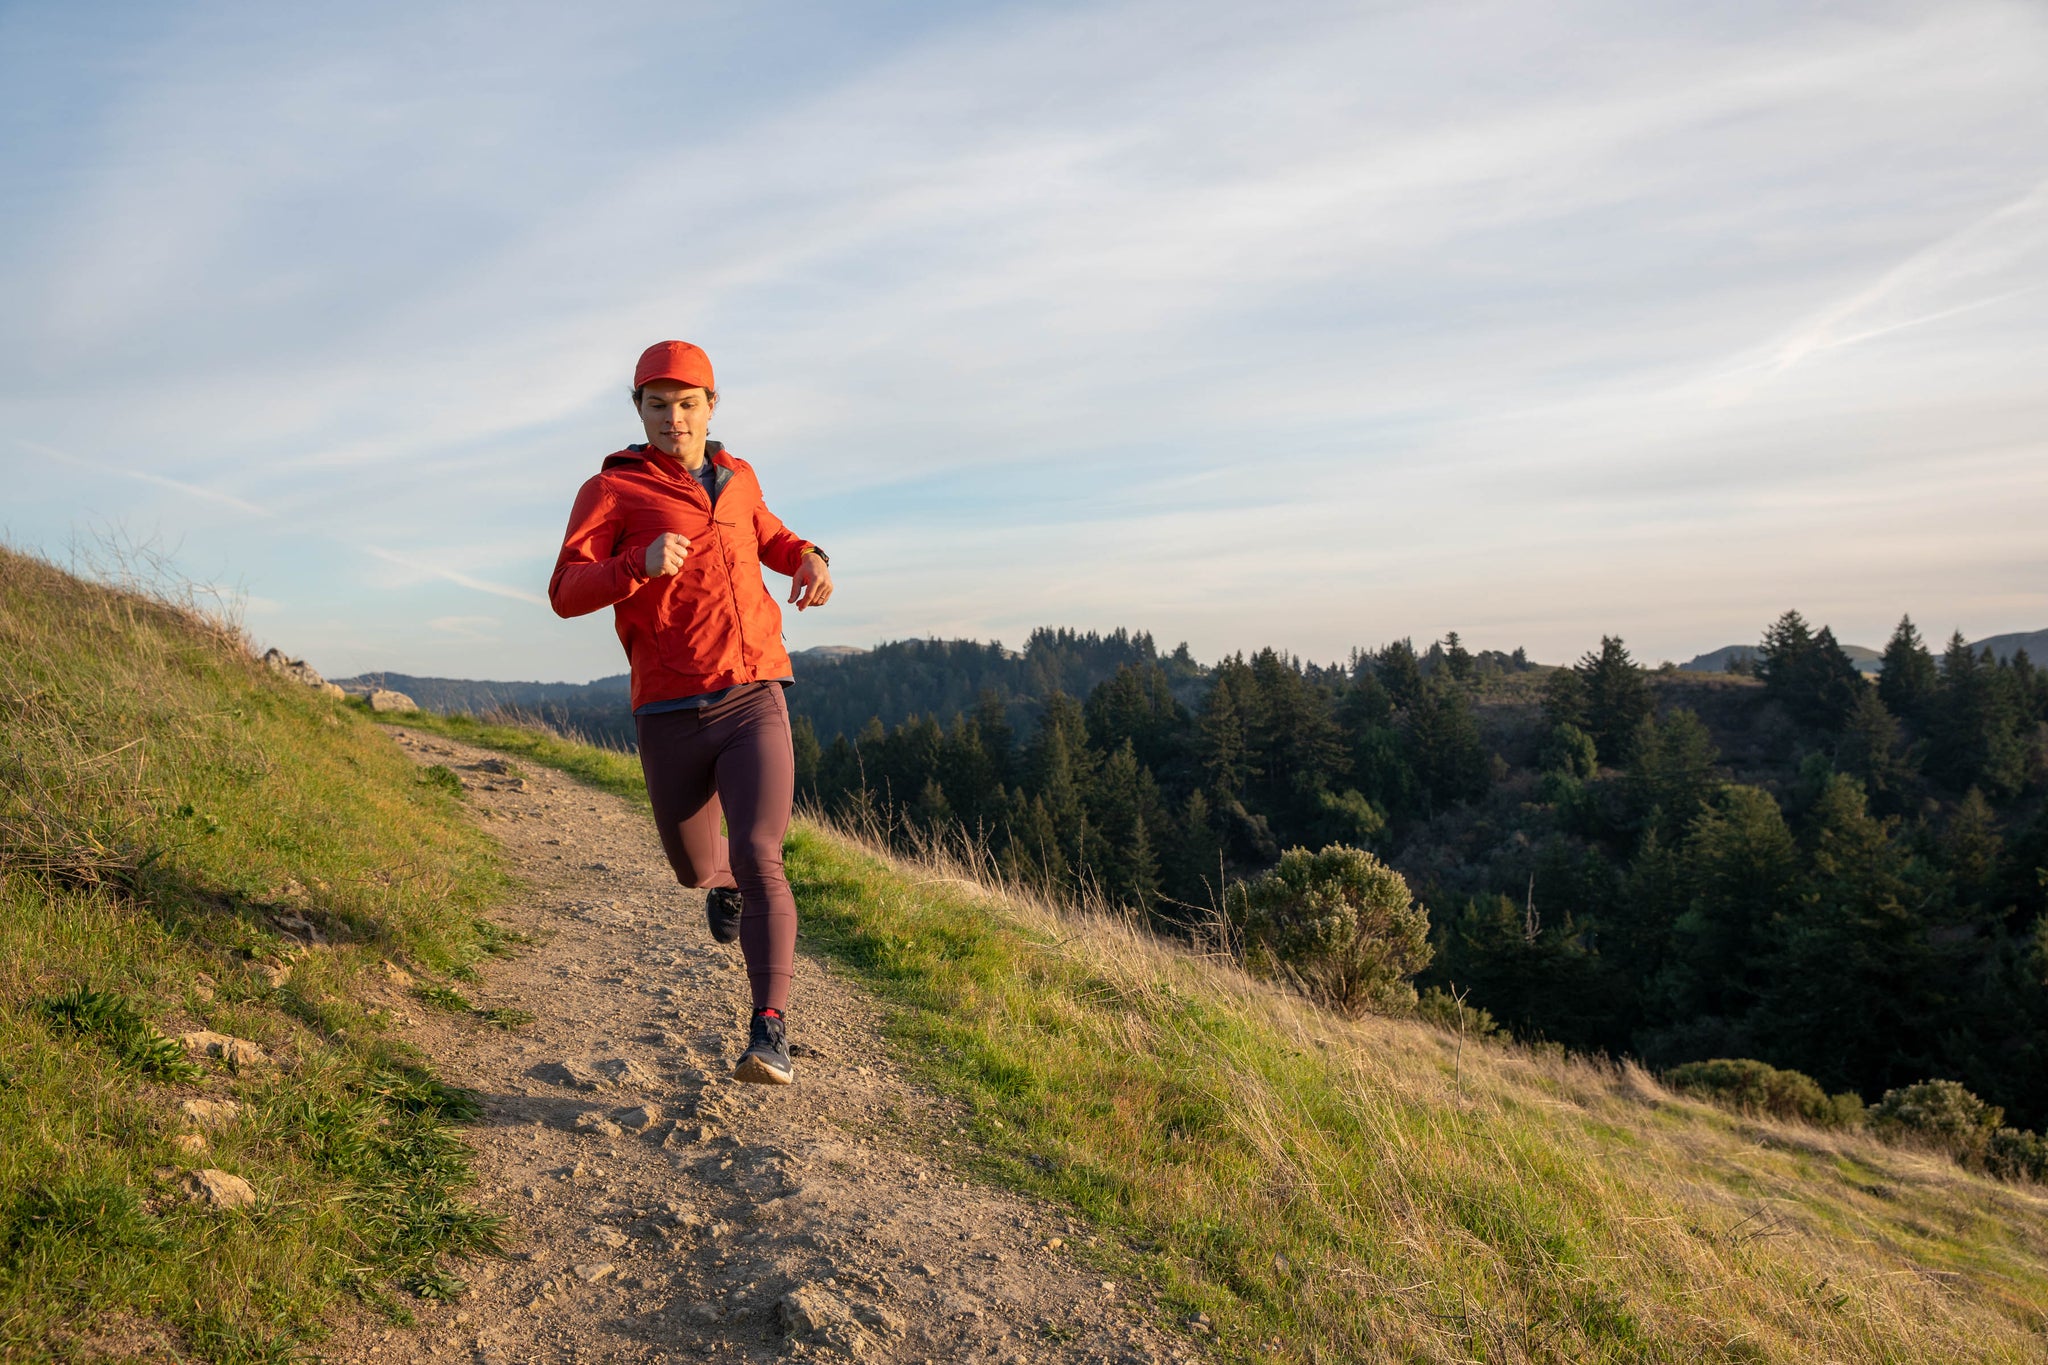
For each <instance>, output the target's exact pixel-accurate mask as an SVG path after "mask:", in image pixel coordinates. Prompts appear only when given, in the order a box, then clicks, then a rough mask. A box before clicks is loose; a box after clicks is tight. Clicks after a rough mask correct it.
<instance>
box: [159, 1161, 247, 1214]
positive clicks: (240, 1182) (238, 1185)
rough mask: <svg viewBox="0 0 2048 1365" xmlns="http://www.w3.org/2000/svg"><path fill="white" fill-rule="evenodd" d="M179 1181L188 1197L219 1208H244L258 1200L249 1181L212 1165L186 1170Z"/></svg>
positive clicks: (196, 1201)
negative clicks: (197, 1169) (199, 1169)
mask: <svg viewBox="0 0 2048 1365" xmlns="http://www.w3.org/2000/svg"><path fill="white" fill-rule="evenodd" d="M178 1183H179V1185H180V1186H181V1187H183V1189H184V1191H185V1195H186V1197H187V1198H189V1199H191V1200H193V1201H194V1202H195V1203H200V1204H207V1205H210V1206H212V1207H213V1208H217V1209H243V1208H248V1207H249V1206H250V1205H251V1204H254V1203H255V1202H256V1191H255V1189H254V1188H253V1187H252V1186H251V1185H250V1184H249V1182H248V1181H246V1180H244V1179H242V1177H240V1176H238V1175H229V1174H228V1173H227V1172H226V1171H219V1170H215V1169H213V1168H212V1167H210V1166H209V1167H208V1168H206V1169H205V1170H203V1171H187V1172H185V1174H184V1175H183V1176H181V1177H180V1178H179V1181H178Z"/></svg>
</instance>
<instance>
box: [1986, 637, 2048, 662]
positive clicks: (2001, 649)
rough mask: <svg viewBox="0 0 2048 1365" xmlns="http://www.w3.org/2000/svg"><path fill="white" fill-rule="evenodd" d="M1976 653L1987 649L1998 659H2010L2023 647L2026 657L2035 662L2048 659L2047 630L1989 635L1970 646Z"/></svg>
mask: <svg viewBox="0 0 2048 1365" xmlns="http://www.w3.org/2000/svg"><path fill="white" fill-rule="evenodd" d="M1970 648H1972V649H1974V650H1976V651H1977V652H1978V653H1980V654H1981V653H1983V652H1984V651H1985V650H1986V649H1989V650H1990V651H1991V652H1992V653H1993V654H1994V655H1996V656H1997V657H1998V658H1999V659H2001V660H2004V659H2010V658H2011V657H2012V656H2013V655H2014V654H2015V653H2017V652H2018V651H2020V650H2022V649H2024V650H2025V651H2027V657H2028V658H2029V659H2032V660H2033V661H2034V662H2035V663H2042V662H2044V661H2048V630H2029V631H2015V632H2014V633H2013V634H2011V635H1991V636H1986V637H1985V638H1984V639H1982V640H1978V641H1977V642H1975V643H1974V644H1972V645H1971V646H1970Z"/></svg>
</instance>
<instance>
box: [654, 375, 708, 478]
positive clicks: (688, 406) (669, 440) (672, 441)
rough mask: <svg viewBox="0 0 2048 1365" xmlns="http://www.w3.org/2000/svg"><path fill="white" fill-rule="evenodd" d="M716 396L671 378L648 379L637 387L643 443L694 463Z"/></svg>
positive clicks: (706, 430) (701, 451)
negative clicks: (644, 383)
mask: <svg viewBox="0 0 2048 1365" xmlns="http://www.w3.org/2000/svg"><path fill="white" fill-rule="evenodd" d="M717 406H718V400H716V399H714V398H713V397H712V396H711V395H710V394H708V393H706V392H704V390H702V389H699V388H693V387H691V386H689V385H685V384H678V383H677V382H676V381H675V380H673V379H655V380H650V381H649V382H648V383H647V385H646V386H645V387H644V388H642V389H641V390H640V424H641V425H642V426H644V427H645V428H646V429H647V444H649V445H651V446H653V447H654V448H655V449H656V450H659V451H663V452H665V453H667V454H670V455H673V456H675V457H676V458H677V459H679V460H681V461H683V463H685V464H690V465H694V464H696V463H697V462H698V461H699V460H700V459H702V458H703V455H704V437H705V435H706V433H708V432H709V431H710V430H711V410H712V409H713V408H715V407H717Z"/></svg>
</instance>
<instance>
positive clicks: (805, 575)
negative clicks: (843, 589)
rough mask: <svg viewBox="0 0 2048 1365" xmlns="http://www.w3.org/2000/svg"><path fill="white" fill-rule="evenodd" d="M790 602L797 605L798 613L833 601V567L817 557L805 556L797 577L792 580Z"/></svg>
mask: <svg viewBox="0 0 2048 1365" xmlns="http://www.w3.org/2000/svg"><path fill="white" fill-rule="evenodd" d="M789 600H790V601H792V602H794V603H796V609H797V610H798V611H802V610H803V609H804V608H805V607H822V606H824V605H825V604H826V603H827V602H829V601H831V600H832V566H831V565H830V564H827V563H826V562H825V561H824V560H823V559H821V558H819V557H818V556H817V555H813V554H807V555H805V556H804V562H803V563H801V564H799V565H797V568H796V577H795V578H793V579H792V580H790V584H789Z"/></svg>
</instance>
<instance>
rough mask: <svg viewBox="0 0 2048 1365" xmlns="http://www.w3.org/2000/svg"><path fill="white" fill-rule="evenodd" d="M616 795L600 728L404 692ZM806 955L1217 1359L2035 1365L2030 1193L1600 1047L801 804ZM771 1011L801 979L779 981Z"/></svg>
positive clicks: (799, 877) (2040, 1229) (628, 767)
mask: <svg viewBox="0 0 2048 1365" xmlns="http://www.w3.org/2000/svg"><path fill="white" fill-rule="evenodd" d="M429 723H431V724H437V725H441V726H445V727H447V728H448V732H449V733H451V734H456V735H458V736H460V737H461V738H464V739H468V740H470V741H472V742H478V743H485V744H490V745H494V746H497V747H500V748H505V749H507V750H509V751H511V752H516V753H520V754H523V755H525V756H527V757H528V758H531V759H534V760H536V761H540V762H553V763H557V764H559V765H561V766H565V767H569V768H571V770H573V771H577V772H578V773H579V774H580V775H582V776H583V777H585V778H586V780H592V781H594V782H596V783H598V784H600V785H603V786H606V787H608V788H609V789H611V790H614V791H617V792H620V793H621V794H625V795H628V796H634V795H637V794H638V791H639V775H638V770H637V766H636V765H635V763H634V761H633V760H632V759H631V758H630V757H628V756H625V755H619V754H610V753H603V752H599V751H592V750H587V749H582V748H579V747H578V746H574V745H568V744H565V743H564V742H562V741H559V740H555V739H551V738H548V737H544V736H538V735H534V734H532V733H530V732H521V731H517V730H511V729H506V728H501V727H487V726H480V725H477V724H475V723H473V722H467V721H462V720H456V721H446V720H431V721H429ZM788 858H789V864H788V865H789V868H790V872H791V876H792V880H793V881H794V883H795V885H796V888H797V896H798V902H799V906H800V909H801V912H802V915H803V926H804V927H803V934H804V940H805V943H806V945H807V947H808V948H809V949H810V950H812V951H816V952H822V953H825V954H827V955H829V956H831V957H832V958H834V959H836V960H837V961H838V962H839V963H841V964H842V965H843V966H844V967H845V968H846V969H847V970H849V971H851V972H853V973H854V974H856V975H857V976H858V977H859V978H860V979H862V980H863V981H865V982H866V983H867V984H869V985H870V986H871V987H872V988H873V989H874V990H875V991H876V992H877V993H878V994H879V995H881V996H882V997H883V998H884V999H885V1000H888V1001H890V1002H892V1003H893V1005H894V1006H895V1007H896V1013H895V1016H894V1023H893V1033H894V1038H895V1040H896V1042H897V1044H898V1045H899V1046H900V1047H901V1048H902V1050H903V1053H904V1055H905V1056H906V1058H908V1059H909V1060H910V1061H911V1062H912V1063H913V1065H915V1066H917V1067H919V1068H920V1069H921V1070H922V1073H923V1074H924V1075H925V1076H926V1078H927V1079H929V1080H931V1081H932V1082H933V1083H935V1084H937V1085H938V1086H940V1087H942V1088H944V1089H946V1090H947V1091H949V1092H951V1093H953V1094H955V1095H957V1096H959V1097H960V1098H961V1099H963V1100H964V1101H965V1102H966V1103H967V1104H968V1105H969V1106H970V1108H971V1110H972V1112H973V1113H974V1114H975V1116H976V1125H977V1135H978V1136H979V1138H980V1139H981V1142H982V1147H983V1151H984V1153H985V1155H984V1156H982V1157H981V1158H979V1160H980V1161H981V1162H982V1165H983V1169H984V1170H985V1173H986V1174H987V1175H988V1176H990V1177H991V1178H993V1179H997V1180H1000V1181H1003V1182H1006V1183H1009V1184H1012V1185H1015V1186H1018V1187H1021V1188H1024V1189H1027V1190H1030V1191H1033V1192H1036V1193H1039V1194H1042V1195H1045V1196H1048V1197H1050V1198H1053V1199H1056V1200H1060V1201H1063V1202H1065V1203H1067V1204H1068V1205H1070V1206H1072V1207H1074V1208H1076V1209H1078V1210H1080V1211H1082V1212H1084V1213H1085V1214H1086V1215H1088V1216H1089V1217H1090V1218H1092V1219H1094V1220H1095V1221H1096V1222H1097V1223H1098V1225H1099V1226H1101V1227H1102V1228H1103V1229H1104V1230H1105V1231H1106V1232H1108V1233H1109V1234H1111V1235H1110V1236H1108V1237H1106V1238H1105V1240H1104V1248H1105V1249H1104V1250H1103V1251H1101V1253H1100V1254H1101V1255H1102V1256H1103V1260H1104V1268H1105V1271H1112V1272H1115V1273H1119V1274H1133V1273H1135V1274H1141V1275H1143V1276H1145V1277H1147V1278H1148V1279H1149V1280H1150V1281H1151V1282H1152V1283H1153V1284H1155V1285H1156V1286H1157V1287H1158V1288H1159V1289H1160V1290H1161V1291H1162V1293H1163V1294H1164V1295H1165V1296H1166V1298H1167V1300H1168V1301H1169V1302H1172V1303H1174V1304H1176V1305H1178V1307H1179V1309H1180V1310H1181V1311H1182V1312H1184V1313H1186V1314H1187V1315H1188V1316H1189V1318H1190V1320H1191V1321H1192V1320H1194V1315H1196V1314H1204V1315H1206V1325H1207V1326H1208V1327H1209V1328H1211V1329H1212V1330H1213V1332H1214V1334H1215V1336H1216V1337H1217V1339H1218V1343H1219V1346H1220V1347H1221V1350H1222V1353H1223V1355H1224V1356H1225V1358H1229V1359H1245V1360H1272V1361H1336V1360H1345V1361H1351V1360H1363V1361H1381V1360H1384V1361H1446V1362H1448V1361H1468V1360H1485V1361H1490V1362H1501V1361H1557V1362H1566V1361H1571V1362H1577V1361H1674V1362H1676V1361H1787V1362H1790V1361H1816V1360H1835V1361H1885V1362H1912V1361H1926V1362H1949V1361H1957V1360H1999V1361H2036V1360H2040V1359H2042V1358H2043V1356H2044V1354H2048V1198H2044V1197H2043V1193H2042V1191H2040V1190H2038V1189H2036V1188H2033V1187H2027V1186H2013V1185H2001V1184H1997V1183H1994V1182H1990V1181H1987V1180H1984V1179H1980V1178H1978V1177H1975V1176H1972V1175H1969V1174H1968V1173H1966V1172H1964V1171H1962V1170H1960V1169H1958V1168H1957V1167H1956V1166H1954V1165H1953V1164H1952V1163H1951V1162H1949V1161H1948V1160H1947V1159H1945V1158H1941V1157H1935V1156H1929V1155H1922V1154H1918V1153H1915V1152H1912V1151H1907V1150H1902V1149H1899V1148H1893V1147H1886V1146H1883V1145H1881V1144H1879V1143H1878V1142H1876V1141H1874V1140H1872V1139H1870V1138H1867V1137H1863V1136H1859V1135H1852V1134H1844V1133H1838V1132H1823V1131H1820V1130H1816V1129H1808V1128H1804V1127H1800V1126H1797V1125H1791V1124H1783V1123H1777V1122H1772V1121H1766V1120H1756V1119H1751V1118H1745V1117H1740V1116H1737V1115H1734V1114H1731V1113H1728V1112H1726V1111H1723V1110H1720V1109H1716V1108H1714V1107H1711V1106H1709V1105H1705V1104H1702V1103H1699V1102H1696V1101H1692V1100H1689V1099H1685V1098H1682V1097H1680V1096H1677V1095H1675V1094H1672V1093H1670V1092H1667V1091H1666V1090H1664V1089H1663V1088H1662V1087H1661V1086H1659V1085H1658V1084H1657V1082H1656V1081H1655V1079H1654V1078H1652V1077H1651V1076H1649V1075H1647V1074H1645V1073H1644V1072H1642V1071H1640V1070H1637V1069H1635V1068H1632V1067H1625V1068H1616V1067H1612V1066H1608V1065H1604V1064H1600V1063H1597V1062H1591V1061H1583V1060H1576V1059H1571V1058H1567V1057H1565V1056H1563V1055H1561V1054H1558V1053H1555V1052H1543V1051H1532V1050H1528V1049H1521V1048H1515V1047H1509V1046H1504V1045H1501V1044H1498V1043H1492V1042H1482V1041H1479V1040H1477V1039H1471V1038H1461V1037H1459V1036H1457V1035H1454V1034H1449V1033H1445V1032H1441V1031H1439V1030H1437V1029H1434V1028H1431V1027H1428V1026H1425V1025H1422V1024H1418V1023H1414V1022H1408V1021H1399V1020H1383V1019H1366V1020H1362V1021H1358V1022H1350V1021H1346V1020H1343V1019H1339V1018H1333V1017H1331V1016H1329V1015H1326V1014H1322V1013H1320V1012H1318V1011H1317V1010H1315V1009H1314V1008H1312V1007H1311V1006H1309V1005H1308V1004H1306V1003H1305V1002H1303V1001H1302V1000H1300V999H1299V998H1297V997H1294V996H1292V995H1289V994H1287V993H1284V992H1281V991H1276V990H1274V989H1271V988H1269V987H1267V986H1264V985H1261V984H1259V983H1256V982H1253V981H1251V980H1248V979H1247V978H1246V977H1244V976H1243V975H1242V974H1241V973H1240V972H1238V971H1237V970H1236V969H1235V968H1234V967H1233V966H1231V965H1230V964H1229V963H1228V962H1226V961H1219V960H1215V959H1212V958H1204V957H1201V956H1198V955H1194V954H1190V953H1188V952H1186V951H1183V950H1179V949H1176V948H1173V947H1170V946H1168V945H1166V944H1163V943H1162V942H1160V941H1159V940H1157V939H1155V938H1153V937H1151V936H1150V935H1148V934H1146V933H1144V932H1142V931H1139V930H1136V929H1134V928H1132V927H1130V926H1129V925H1127V924H1126V923H1123V922H1121V921H1118V920H1115V919H1111V918H1105V917H1101V916H1090V915H1084V914H1073V913H1062V912H1059V911H1056V910H1055V909H1054V908H1052V907H1049V906H1047V905H1045V904H1043V903H1040V902H1036V901H1033V900H1031V899H1029V898H1025V897H1020V896H1017V895H1015V894H1012V893H1009V892H1005V891H1002V890H998V889H990V888H988V887H986V886H983V885H981V884H979V883H977V882H975V881H974V880H973V879H971V878H969V877H967V876H965V875H963V872H962V870H961V869H959V868H957V867H951V866H947V865H945V864H943V863H938V862H934V863H930V864H926V865H916V864H912V863H906V862H903V861H900V860H892V859H889V858H886V857H884V856H881V855H879V854H877V853H875V852H874V851H872V850H870V849H868V848H864V847H862V846H861V845H860V844H859V842H858V841H856V840H853V839H851V838H849V837H848V836H846V835H845V834H843V833H840V832H834V831H830V830H826V829H822V828H819V827H817V826H815V825H800V826H799V828H798V829H797V831H796V832H795V833H794V834H793V836H792V839H791V843H790V847H789V853H788ZM796 1011H797V1012H796V1016H795V1019H796V1025H795V1026H796V1027H797V1029H798V1030H799V1033H800V1030H801V1018H802V1013H801V1011H802V1006H801V1002H797V1006H796Z"/></svg>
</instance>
